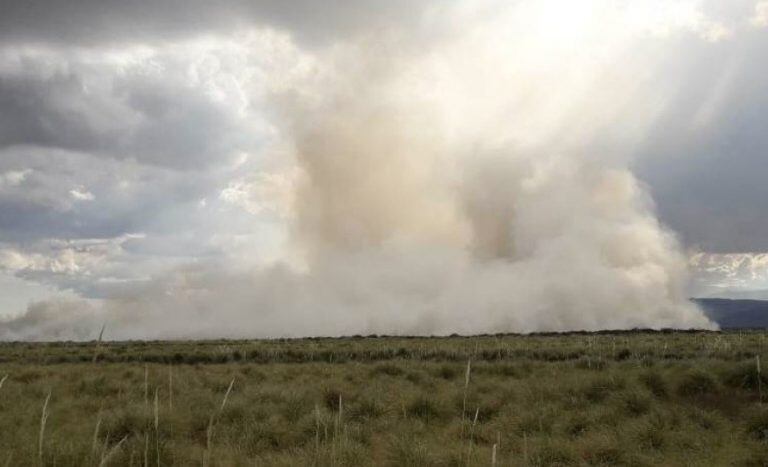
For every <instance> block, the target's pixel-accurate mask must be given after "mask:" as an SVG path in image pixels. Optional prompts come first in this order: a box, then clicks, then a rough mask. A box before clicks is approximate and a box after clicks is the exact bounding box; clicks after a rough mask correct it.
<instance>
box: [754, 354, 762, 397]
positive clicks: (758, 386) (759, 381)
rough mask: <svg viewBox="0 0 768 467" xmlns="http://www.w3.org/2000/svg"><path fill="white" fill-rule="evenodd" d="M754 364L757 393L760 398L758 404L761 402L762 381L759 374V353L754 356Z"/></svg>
mask: <svg viewBox="0 0 768 467" xmlns="http://www.w3.org/2000/svg"><path fill="white" fill-rule="evenodd" d="M755 364H756V365H757V393H758V397H759V398H760V404H761V405H762V403H763V381H762V377H761V376H760V355H756V356H755Z"/></svg>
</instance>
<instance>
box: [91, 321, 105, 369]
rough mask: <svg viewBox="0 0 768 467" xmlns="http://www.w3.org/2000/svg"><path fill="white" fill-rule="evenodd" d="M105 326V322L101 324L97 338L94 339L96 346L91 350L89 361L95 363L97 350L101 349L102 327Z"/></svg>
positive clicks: (97, 356) (97, 355)
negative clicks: (91, 357)
mask: <svg viewBox="0 0 768 467" xmlns="http://www.w3.org/2000/svg"><path fill="white" fill-rule="evenodd" d="M106 327H107V323H104V324H102V325H101V331H99V338H98V339H97V340H96V348H95V349H94V352H93V360H91V363H96V359H97V358H99V350H100V349H101V338H102V337H104V329H105V328H106Z"/></svg>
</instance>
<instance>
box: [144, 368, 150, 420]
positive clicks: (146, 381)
mask: <svg viewBox="0 0 768 467" xmlns="http://www.w3.org/2000/svg"><path fill="white" fill-rule="evenodd" d="M148 407H149V368H148V367H147V364H146V363H145V364H144V408H145V409H146V408H148Z"/></svg>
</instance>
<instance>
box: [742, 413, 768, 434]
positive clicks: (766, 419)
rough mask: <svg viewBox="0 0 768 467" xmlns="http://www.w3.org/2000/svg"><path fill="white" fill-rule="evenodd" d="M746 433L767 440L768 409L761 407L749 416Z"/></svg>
mask: <svg viewBox="0 0 768 467" xmlns="http://www.w3.org/2000/svg"><path fill="white" fill-rule="evenodd" d="M747 433H749V435H750V436H752V437H753V438H754V439H759V440H761V441H768V409H762V410H760V411H758V412H757V413H755V414H754V415H752V416H751V417H749V419H748V421H747Z"/></svg>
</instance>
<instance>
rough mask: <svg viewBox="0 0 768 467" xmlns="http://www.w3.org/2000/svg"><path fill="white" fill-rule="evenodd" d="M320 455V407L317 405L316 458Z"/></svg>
mask: <svg viewBox="0 0 768 467" xmlns="http://www.w3.org/2000/svg"><path fill="white" fill-rule="evenodd" d="M319 455H320V407H318V406H317V404H315V458H317V457H318V456H319Z"/></svg>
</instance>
